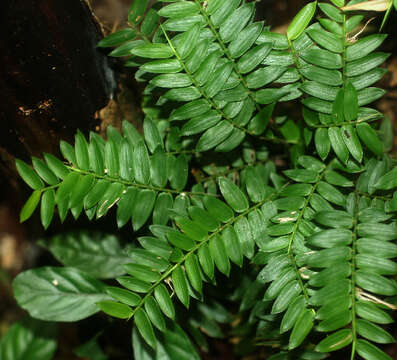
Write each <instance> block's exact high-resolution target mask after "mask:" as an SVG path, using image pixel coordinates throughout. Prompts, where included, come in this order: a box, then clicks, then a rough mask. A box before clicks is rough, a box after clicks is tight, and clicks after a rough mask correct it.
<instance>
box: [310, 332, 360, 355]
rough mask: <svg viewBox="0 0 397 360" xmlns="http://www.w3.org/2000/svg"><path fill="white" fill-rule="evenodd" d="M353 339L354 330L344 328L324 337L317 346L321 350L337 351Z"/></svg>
mask: <svg viewBox="0 0 397 360" xmlns="http://www.w3.org/2000/svg"><path fill="white" fill-rule="evenodd" d="M352 341H353V334H352V331H351V330H350V329H342V330H339V331H337V332H335V333H333V334H331V335H329V336H327V337H326V338H325V339H323V340H322V341H321V342H320V343H319V344H318V345H317V346H316V350H317V351H319V352H331V351H336V350H339V349H342V348H344V347H346V346H347V345H349V344H350V343H351V342H352Z"/></svg>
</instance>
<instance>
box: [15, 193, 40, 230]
mask: <svg viewBox="0 0 397 360" xmlns="http://www.w3.org/2000/svg"><path fill="white" fill-rule="evenodd" d="M40 198H41V191H39V190H35V191H33V193H32V195H30V197H29V199H28V200H27V201H26V203H25V205H24V206H23V208H22V210H21V213H20V215H19V221H20V222H24V221H26V220H27V219H29V218H30V217H31V216H32V214H33V212H34V211H35V210H36V207H37V205H39V202H40Z"/></svg>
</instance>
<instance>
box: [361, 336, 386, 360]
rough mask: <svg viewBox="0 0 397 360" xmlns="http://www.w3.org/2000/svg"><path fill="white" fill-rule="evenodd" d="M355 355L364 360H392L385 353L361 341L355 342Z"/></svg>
mask: <svg viewBox="0 0 397 360" xmlns="http://www.w3.org/2000/svg"><path fill="white" fill-rule="evenodd" d="M356 349H357V353H358V354H359V355H360V356H361V357H363V358H364V359H366V360H392V358H391V357H390V356H389V355H387V354H386V353H385V352H383V351H382V350H380V349H379V348H377V347H376V346H375V345H372V344H371V343H370V342H368V341H366V340H362V339H358V340H357V346H356Z"/></svg>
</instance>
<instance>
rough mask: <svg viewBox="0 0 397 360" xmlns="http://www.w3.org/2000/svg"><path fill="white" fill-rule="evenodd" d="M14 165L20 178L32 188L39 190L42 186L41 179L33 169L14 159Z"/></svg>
mask: <svg viewBox="0 0 397 360" xmlns="http://www.w3.org/2000/svg"><path fill="white" fill-rule="evenodd" d="M15 165H16V167H17V170H18V173H19V175H20V176H21V178H22V179H23V180H24V181H25V182H26V184H28V185H29V186H30V187H31V188H32V189H33V190H39V189H41V188H43V187H44V183H43V181H42V180H41V179H40V177H39V176H38V175H37V174H36V173H35V172H34V171H33V169H32V168H31V167H30V166H29V165H28V164H26V163H25V162H24V161H22V160H19V159H15Z"/></svg>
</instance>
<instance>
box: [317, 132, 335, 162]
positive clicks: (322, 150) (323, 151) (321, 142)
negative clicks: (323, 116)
mask: <svg viewBox="0 0 397 360" xmlns="http://www.w3.org/2000/svg"><path fill="white" fill-rule="evenodd" d="M314 142H315V145H316V150H317V153H318V155H319V156H320V158H321V159H322V160H325V159H326V158H327V156H328V154H329V152H330V150H331V141H330V139H329V137H328V131H327V129H325V128H319V129H317V130H316V132H315V135H314Z"/></svg>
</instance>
